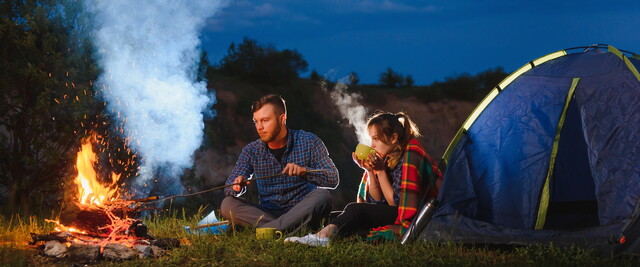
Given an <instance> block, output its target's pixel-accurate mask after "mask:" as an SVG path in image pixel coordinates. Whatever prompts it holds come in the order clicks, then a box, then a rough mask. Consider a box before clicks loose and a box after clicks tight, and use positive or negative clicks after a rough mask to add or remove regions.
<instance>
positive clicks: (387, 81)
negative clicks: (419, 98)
mask: <svg viewBox="0 0 640 267" xmlns="http://www.w3.org/2000/svg"><path fill="white" fill-rule="evenodd" d="M378 81H379V82H380V85H381V86H385V87H391V88H396V87H399V86H401V85H402V84H403V83H404V77H402V75H401V74H400V73H397V72H395V71H394V70H393V69H391V67H388V68H387V70H386V71H385V72H383V73H381V74H380V78H379V79H378Z"/></svg>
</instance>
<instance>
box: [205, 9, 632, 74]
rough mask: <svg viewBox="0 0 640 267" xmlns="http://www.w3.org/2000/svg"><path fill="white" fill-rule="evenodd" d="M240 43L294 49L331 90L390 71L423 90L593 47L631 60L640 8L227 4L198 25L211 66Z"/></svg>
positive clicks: (509, 70)
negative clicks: (354, 77)
mask: <svg viewBox="0 0 640 267" xmlns="http://www.w3.org/2000/svg"><path fill="white" fill-rule="evenodd" d="M245 36H246V37H249V38H251V39H254V40H256V41H258V42H259V43H261V44H263V45H266V44H272V45H274V46H275V47H276V48H278V49H280V50H282V49H296V50H297V51H298V52H300V53H301V54H302V55H303V56H304V58H305V59H306V60H307V62H308V63H309V71H311V70H313V69H315V70H317V71H318V73H320V74H321V75H323V76H325V77H327V78H329V79H330V80H333V81H335V80H338V79H340V78H343V77H345V76H347V75H348V74H349V73H350V72H352V71H353V72H356V73H357V74H358V76H359V77H360V81H361V83H377V82H378V76H379V74H380V73H382V72H383V71H385V70H386V68H387V67H391V68H392V69H393V70H395V71H396V72H399V73H400V74H402V75H412V76H413V78H414V80H415V82H416V84H417V85H427V84H430V83H432V82H434V81H442V80H444V79H445V78H446V77H453V76H456V75H459V74H461V73H465V72H466V73H470V74H476V73H478V72H481V71H484V70H487V69H489V68H494V67H498V66H500V67H503V68H504V69H505V71H506V72H511V71H514V70H515V69H517V68H518V67H520V66H522V65H523V64H525V63H526V62H528V61H530V60H533V59H535V58H538V57H540V56H544V55H546V54H548V53H551V52H555V51H558V50H561V49H565V48H572V47H577V46H586V45H591V44H596V43H600V44H610V45H613V46H615V47H617V48H619V49H623V50H628V51H632V52H636V53H640V47H639V45H640V2H637V1H547V0H542V1H540V0H538V1H512V0H510V1H503V0H500V1H472V0H465V1H442V0H437V1H397V0H393V1H384V0H355V1H349V0H322V1H315V0H313V1H310V0H303V1H301V0H271V1H258V0H239V1H228V2H226V4H225V5H224V7H223V8H221V9H220V10H219V11H218V13H217V14H216V15H215V16H213V17H211V18H210V19H208V20H207V25H205V29H204V30H203V31H202V36H201V38H202V42H203V44H202V46H203V48H204V50H205V51H207V53H208V55H209V58H210V60H211V61H212V62H214V63H215V62H219V60H220V59H221V58H222V57H223V56H224V55H225V54H226V53H227V48H228V46H229V44H231V42H235V43H236V44H238V43H241V42H242V40H243V37H245ZM307 75H308V73H305V74H303V76H307Z"/></svg>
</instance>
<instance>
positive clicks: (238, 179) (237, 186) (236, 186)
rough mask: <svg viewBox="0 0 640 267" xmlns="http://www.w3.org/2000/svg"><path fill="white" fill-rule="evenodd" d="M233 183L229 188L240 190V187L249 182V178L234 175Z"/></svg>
mask: <svg viewBox="0 0 640 267" xmlns="http://www.w3.org/2000/svg"><path fill="white" fill-rule="evenodd" d="M233 183H234V185H233V186H232V187H231V189H233V191H236V192H240V190H242V187H243V186H247V185H248V184H249V183H250V182H249V180H247V177H244V176H242V175H240V176H238V177H236V179H233Z"/></svg>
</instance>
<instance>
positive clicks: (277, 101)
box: [251, 94, 287, 115]
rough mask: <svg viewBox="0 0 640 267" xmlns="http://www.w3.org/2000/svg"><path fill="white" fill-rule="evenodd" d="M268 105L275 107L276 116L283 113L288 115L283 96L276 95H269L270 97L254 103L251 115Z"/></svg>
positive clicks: (264, 97) (267, 96)
mask: <svg viewBox="0 0 640 267" xmlns="http://www.w3.org/2000/svg"><path fill="white" fill-rule="evenodd" d="M266 104H271V105H273V107H274V109H275V112H276V115H280V114H283V113H284V114H285V115H286V114H287V104H286V103H285V101H284V99H283V98H282V97H281V96H279V95H275V94H269V95H266V96H263V97H261V98H260V99H258V100H256V101H255V102H253V105H251V113H255V112H256V111H258V110H259V109H261V108H262V107H264V105H266Z"/></svg>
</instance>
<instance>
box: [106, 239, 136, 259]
mask: <svg viewBox="0 0 640 267" xmlns="http://www.w3.org/2000/svg"><path fill="white" fill-rule="evenodd" d="M102 256H103V257H105V258H106V259H110V260H130V259H133V257H134V256H136V252H135V251H133V249H131V248H129V247H127V246H125V245H123V244H117V243H111V244H107V245H106V246H104V250H103V251H102Z"/></svg>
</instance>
